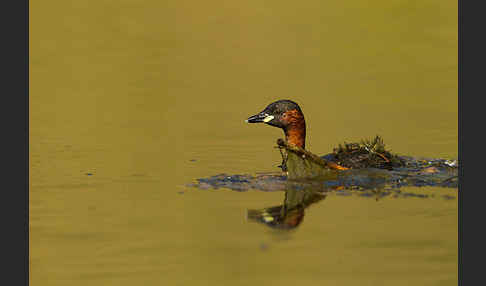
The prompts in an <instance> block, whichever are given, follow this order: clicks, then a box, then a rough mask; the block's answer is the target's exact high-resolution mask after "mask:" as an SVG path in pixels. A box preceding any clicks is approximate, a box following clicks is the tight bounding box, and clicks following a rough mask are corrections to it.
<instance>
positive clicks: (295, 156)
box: [188, 136, 459, 196]
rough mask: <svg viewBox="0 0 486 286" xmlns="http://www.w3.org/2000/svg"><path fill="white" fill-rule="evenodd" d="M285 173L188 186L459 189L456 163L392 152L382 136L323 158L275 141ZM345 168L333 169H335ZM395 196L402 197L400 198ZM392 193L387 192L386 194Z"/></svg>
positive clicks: (218, 177) (216, 179) (223, 176)
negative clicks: (336, 166) (344, 168)
mask: <svg viewBox="0 0 486 286" xmlns="http://www.w3.org/2000/svg"><path fill="white" fill-rule="evenodd" d="M277 148H279V149H280V151H281V154H282V158H283V164H284V165H286V166H285V167H286V168H283V169H285V170H286V171H285V172H274V173H265V174H257V175H250V174H236V175H228V174H220V175H215V176H211V177H208V178H200V179H197V182H196V183H192V184H189V185H188V186H191V187H196V188H199V189H219V188H225V189H230V190H235V191H247V190H250V189H253V190H261V191H283V190H288V189H308V188H311V189H316V188H318V189H336V188H338V187H339V188H344V190H342V191H343V192H345V193H346V192H349V191H356V190H359V191H375V190H381V191H387V192H382V194H384V195H388V193H390V191H394V190H395V191H397V190H398V189H399V188H401V187H403V186H415V187H421V186H434V187H445V188H457V187H458V181H459V178H458V165H459V163H458V161H457V160H450V159H430V158H415V157H411V156H401V155H397V154H393V153H391V152H390V151H389V150H386V149H385V145H384V143H383V140H382V139H381V137H379V136H376V137H375V138H374V139H372V140H362V141H361V143H349V144H348V143H345V144H344V145H340V146H338V147H337V148H335V149H334V150H333V153H330V154H327V155H325V156H317V155H315V154H313V153H311V152H309V151H307V150H304V149H302V148H299V147H296V146H293V145H289V144H288V143H287V142H285V141H284V140H283V139H279V140H277ZM333 164H339V165H342V166H345V167H346V170H336V168H335V165H334V166H333ZM395 193H397V194H398V195H399V196H405V194H404V193H398V192H395ZM390 194H391V193H390Z"/></svg>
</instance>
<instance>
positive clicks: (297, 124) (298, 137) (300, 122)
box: [283, 116, 305, 149]
mask: <svg viewBox="0 0 486 286" xmlns="http://www.w3.org/2000/svg"><path fill="white" fill-rule="evenodd" d="M283 130H284V132H285V139H286V140H287V142H288V143H289V144H292V145H295V146H297V147H300V148H302V149H305V120H304V116H301V117H299V118H295V119H294V120H292V122H290V124H289V125H287V126H285V127H284V128H283Z"/></svg>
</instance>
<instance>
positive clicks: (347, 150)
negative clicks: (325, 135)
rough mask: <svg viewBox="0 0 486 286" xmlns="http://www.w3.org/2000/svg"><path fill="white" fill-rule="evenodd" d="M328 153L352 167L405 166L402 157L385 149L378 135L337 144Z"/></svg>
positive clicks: (384, 167)
mask: <svg viewBox="0 0 486 286" xmlns="http://www.w3.org/2000/svg"><path fill="white" fill-rule="evenodd" d="M330 155H331V156H332V157H333V161H334V162H336V163H337V164H339V165H341V166H343V167H346V168H352V169H361V168H380V169H393V168H396V167H403V166H405V161H404V160H403V159H402V158H400V157H399V156H398V155H395V154H392V153H391V152H390V151H389V150H386V149H385V143H383V139H382V138H381V137H380V136H378V135H377V136H376V137H375V138H374V139H372V140H369V139H364V140H361V142H360V143H346V142H345V143H344V144H343V145H342V144H339V146H338V147H337V148H334V150H333V153H331V154H330Z"/></svg>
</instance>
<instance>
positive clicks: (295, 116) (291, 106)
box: [246, 100, 305, 148]
mask: <svg viewBox="0 0 486 286" xmlns="http://www.w3.org/2000/svg"><path fill="white" fill-rule="evenodd" d="M246 122H248V123H266V124H268V125H271V126H274V127H278V128H281V129H283V131H284V132H285V137H286V139H287V141H288V142H289V143H291V144H294V145H297V146H299V147H301V148H305V120H304V114H303V113H302V110H301V109H300V107H299V105H298V104H297V103H295V102H293V101H291V100H278V101H275V102H273V103H271V104H269V105H268V106H267V107H265V109H264V110H263V111H262V112H260V113H258V114H256V115H253V116H250V117H249V118H248V119H247V120H246Z"/></svg>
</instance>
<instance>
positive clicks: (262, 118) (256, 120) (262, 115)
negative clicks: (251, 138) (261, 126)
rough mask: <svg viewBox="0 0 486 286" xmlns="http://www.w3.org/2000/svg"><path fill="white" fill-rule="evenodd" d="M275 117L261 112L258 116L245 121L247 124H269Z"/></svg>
mask: <svg viewBox="0 0 486 286" xmlns="http://www.w3.org/2000/svg"><path fill="white" fill-rule="evenodd" d="M274 118H275V117H274V116H273V115H270V114H267V113H264V112H260V113H258V114H256V115H253V116H250V117H248V119H247V120H245V122H246V123H267V122H269V121H271V120H272V119H274Z"/></svg>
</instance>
